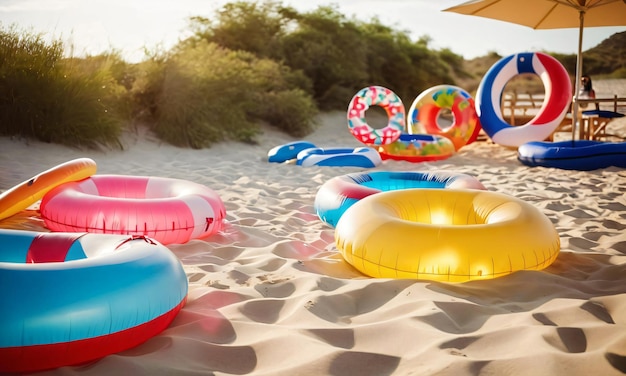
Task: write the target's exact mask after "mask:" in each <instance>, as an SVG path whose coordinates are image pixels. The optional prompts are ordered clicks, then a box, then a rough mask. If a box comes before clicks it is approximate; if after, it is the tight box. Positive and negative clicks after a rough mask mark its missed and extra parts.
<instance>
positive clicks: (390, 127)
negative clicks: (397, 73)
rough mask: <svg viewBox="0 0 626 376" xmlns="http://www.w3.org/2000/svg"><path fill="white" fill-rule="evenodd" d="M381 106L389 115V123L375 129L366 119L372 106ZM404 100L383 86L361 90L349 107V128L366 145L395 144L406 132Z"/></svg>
mask: <svg viewBox="0 0 626 376" xmlns="http://www.w3.org/2000/svg"><path fill="white" fill-rule="evenodd" d="M373 105H376V106H380V107H382V108H383V109H384V110H385V112H386V113H387V117H388V118H389V121H388V123H387V126H386V127H384V128H382V129H374V128H372V127H371V126H370V125H369V124H367V120H366V119H365V112H366V111H367V110H368V109H369V108H370V106H373ZM404 112H405V111H404V105H403V104H402V100H400V98H399V97H398V96H397V95H396V94H395V93H394V92H393V91H391V90H389V89H387V88H385V87H382V86H369V87H366V88H364V89H361V90H360V91H359V92H358V93H356V95H355V96H354V97H353V98H352V100H351V101H350V104H349V105H348V127H349V128H350V132H351V133H352V135H353V136H354V137H356V139H357V140H359V141H361V142H362V143H364V144H366V145H385V144H389V143H392V142H394V141H395V140H397V139H398V137H400V134H401V133H402V132H404V128H405V125H406V121H405V118H404Z"/></svg>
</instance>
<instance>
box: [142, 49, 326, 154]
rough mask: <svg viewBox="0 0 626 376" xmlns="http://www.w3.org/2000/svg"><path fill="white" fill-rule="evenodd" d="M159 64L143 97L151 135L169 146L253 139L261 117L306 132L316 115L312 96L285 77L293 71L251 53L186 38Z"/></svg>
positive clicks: (193, 145)
mask: <svg viewBox="0 0 626 376" xmlns="http://www.w3.org/2000/svg"><path fill="white" fill-rule="evenodd" d="M158 66H160V67H161V68H160V69H161V70H159V69H155V70H154V71H153V72H152V74H151V78H152V80H148V82H147V83H146V87H145V88H144V90H143V92H142V95H143V99H142V101H143V103H151V105H152V106H153V107H152V109H151V110H150V113H151V114H152V116H153V121H152V122H151V124H152V125H151V126H152V129H153V130H154V132H155V134H156V135H157V136H158V137H159V138H161V139H163V140H165V141H166V142H169V143H171V144H173V145H178V146H189V147H192V148H203V147H207V146H210V145H211V144H213V143H216V142H219V141H224V140H236V141H243V142H254V137H255V136H256V135H257V134H258V133H259V132H260V128H259V121H260V120H266V121H269V122H270V124H271V125H274V126H276V127H278V128H280V129H282V130H284V131H286V132H289V133H292V134H305V133H306V132H307V131H309V130H310V129H311V125H312V122H313V118H314V116H315V115H316V114H317V108H316V107H315V104H314V102H313V100H312V99H311V98H310V97H309V96H308V95H306V94H305V93H304V92H303V91H301V90H296V89H294V88H293V87H292V86H291V84H290V80H289V79H290V78H293V79H296V76H297V75H292V74H290V72H289V70H288V69H286V68H285V67H283V66H281V65H280V64H278V63H276V62H274V61H272V60H268V59H259V58H257V57H255V56H254V55H252V54H250V53H246V52H236V51H231V50H228V49H225V48H222V47H219V46H218V45H216V44H214V43H208V42H206V41H205V40H200V41H196V40H189V41H186V42H183V43H181V44H180V45H179V46H178V47H177V48H175V49H174V50H173V51H172V53H171V54H169V55H168V56H167V57H165V58H164V59H163V60H162V63H161V64H160V65H158ZM150 94H152V95H154V99H153V100H150ZM282 106H284V107H285V108H284V109H283V108H281V107H282ZM294 107H300V108H302V109H303V111H294V110H293V108H294ZM277 114H280V115H281V116H277Z"/></svg>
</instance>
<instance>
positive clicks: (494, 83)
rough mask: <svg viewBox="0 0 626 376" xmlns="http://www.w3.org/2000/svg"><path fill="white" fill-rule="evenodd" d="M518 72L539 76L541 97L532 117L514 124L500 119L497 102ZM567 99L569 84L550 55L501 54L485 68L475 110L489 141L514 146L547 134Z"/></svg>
mask: <svg viewBox="0 0 626 376" xmlns="http://www.w3.org/2000/svg"><path fill="white" fill-rule="evenodd" d="M522 73H533V74H536V75H538V76H539V77H540V78H541V81H542V82H543V85H544V89H545V100H544V102H543V104H542V106H541V108H540V109H539V112H538V113H537V115H536V116H535V117H534V118H533V119H532V120H530V121H529V122H528V123H527V124H525V125H522V126H515V127H514V126H511V125H510V124H508V123H507V122H506V121H504V119H503V118H502V109H501V107H500V103H501V98H502V92H503V91H504V87H505V86H506V84H507V83H508V82H509V81H510V80H511V79H512V78H513V77H515V76H517V75H519V74H522ZM571 101H572V83H571V82H570V78H569V75H568V73H567V70H565V68H564V67H563V65H562V64H561V63H560V62H559V61H558V60H556V59H555V58H553V57H552V56H550V55H546V54H544V53H541V52H528V53H519V54H515V55H510V56H507V57H504V58H502V59H500V60H499V61H498V62H496V63H495V64H494V65H493V66H492V67H491V68H490V69H489V71H487V73H486V74H485V77H484V78H483V79H482V81H481V82H480V86H479V87H478V91H477V93H476V111H477V113H478V117H479V119H480V124H481V125H482V127H483V129H484V130H485V133H487V135H489V137H491V139H492V140H493V142H495V143H496V144H499V145H503V146H512V147H517V146H520V145H523V144H525V143H527V142H531V141H542V140H545V139H546V138H547V137H548V136H550V134H552V132H554V131H555V130H556V128H557V127H558V126H559V124H560V123H561V121H562V120H563V118H564V117H565V114H566V113H567V111H568V109H569V107H570V104H571Z"/></svg>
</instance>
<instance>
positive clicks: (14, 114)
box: [0, 27, 124, 147]
mask: <svg viewBox="0 0 626 376" xmlns="http://www.w3.org/2000/svg"><path fill="white" fill-rule="evenodd" d="M103 60H106V59H104V58H103ZM107 67H108V66H106V64H104V63H100V64H97V65H93V64H90V62H89V60H87V59H66V58H63V46H62V44H61V42H60V41H58V40H57V41H53V42H51V43H46V42H44V41H43V38H42V36H41V35H40V34H34V33H30V32H24V31H22V32H20V31H19V30H17V29H16V28H15V27H11V28H9V29H8V30H4V29H1V30H0V134H2V135H5V136H17V137H25V138H32V139H37V140H41V141H45V142H53V143H60V144H65V145H70V146H76V147H97V146H98V145H108V146H111V145H117V146H119V145H120V143H119V140H118V136H119V134H120V132H121V129H122V119H123V117H124V114H123V107H122V106H121V103H122V101H123V98H122V97H123V96H122V93H123V88H122V87H121V86H119V84H117V82H116V81H115V79H114V78H113V77H112V74H111V71H110V70H109V69H108V68H107Z"/></svg>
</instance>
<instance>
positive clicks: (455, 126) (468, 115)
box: [408, 85, 480, 150]
mask: <svg viewBox="0 0 626 376" xmlns="http://www.w3.org/2000/svg"><path fill="white" fill-rule="evenodd" d="M443 110H449V111H450V112H451V113H452V115H453V117H454V119H453V121H452V124H450V125H449V126H444V127H442V126H441V125H440V124H439V120H438V119H439V116H440V114H441V113H442V111H443ZM408 128H409V133H418V134H419V133H425V134H431V135H436V136H444V137H447V138H448V139H450V141H452V143H453V144H454V148H455V150H459V149H460V148H462V147H463V146H465V145H467V144H471V143H472V142H474V141H476V138H477V137H478V133H479V132H480V123H479V121H478V115H477V114H476V108H475V104H474V99H473V98H472V96H471V95H469V93H468V92H466V91H465V90H463V89H461V88H460V87H457V86H453V85H438V86H433V87H431V88H430V89H427V90H424V91H423V92H422V93H421V94H420V95H418V96H417V98H415V100H414V101H413V103H412V104H411V107H410V108H409V115H408Z"/></svg>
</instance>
